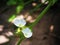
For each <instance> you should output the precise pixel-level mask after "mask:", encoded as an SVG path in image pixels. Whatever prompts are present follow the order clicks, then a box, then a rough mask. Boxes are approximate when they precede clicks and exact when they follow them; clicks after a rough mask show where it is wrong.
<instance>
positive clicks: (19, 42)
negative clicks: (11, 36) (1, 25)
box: [17, 37, 25, 45]
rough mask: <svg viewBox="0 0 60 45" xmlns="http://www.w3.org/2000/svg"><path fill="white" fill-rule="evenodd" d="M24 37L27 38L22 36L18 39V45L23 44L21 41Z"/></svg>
mask: <svg viewBox="0 0 60 45" xmlns="http://www.w3.org/2000/svg"><path fill="white" fill-rule="evenodd" d="M24 39H25V38H24V37H21V38H20V39H19V41H18V43H17V45H20V44H21V42H22V41H23V40H24Z"/></svg>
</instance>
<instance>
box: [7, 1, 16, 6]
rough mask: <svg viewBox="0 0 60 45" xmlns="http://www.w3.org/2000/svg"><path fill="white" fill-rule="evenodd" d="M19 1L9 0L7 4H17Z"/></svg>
mask: <svg viewBox="0 0 60 45" xmlns="http://www.w3.org/2000/svg"><path fill="white" fill-rule="evenodd" d="M16 3H17V1H16V0H9V1H8V2H7V5H16Z"/></svg>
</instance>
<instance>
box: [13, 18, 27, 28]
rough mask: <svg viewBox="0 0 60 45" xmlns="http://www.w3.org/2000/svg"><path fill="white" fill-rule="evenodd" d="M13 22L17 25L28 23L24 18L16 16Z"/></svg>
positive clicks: (21, 25)
mask: <svg viewBox="0 0 60 45" xmlns="http://www.w3.org/2000/svg"><path fill="white" fill-rule="evenodd" d="M13 24H14V25H16V26H17V27H23V26H25V25H26V21H25V20H24V19H19V18H15V19H14V20H13Z"/></svg>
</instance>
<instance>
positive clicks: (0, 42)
mask: <svg viewBox="0 0 60 45" xmlns="http://www.w3.org/2000/svg"><path fill="white" fill-rule="evenodd" d="M8 41H9V39H8V38H7V37H5V36H4V35H0V44H3V43H6V42H8Z"/></svg>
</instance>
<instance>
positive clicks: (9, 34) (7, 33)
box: [5, 31, 14, 37]
mask: <svg viewBox="0 0 60 45" xmlns="http://www.w3.org/2000/svg"><path fill="white" fill-rule="evenodd" d="M5 35H6V36H8V37H10V36H14V34H13V33H12V32H11V31H8V32H6V33H5Z"/></svg>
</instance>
